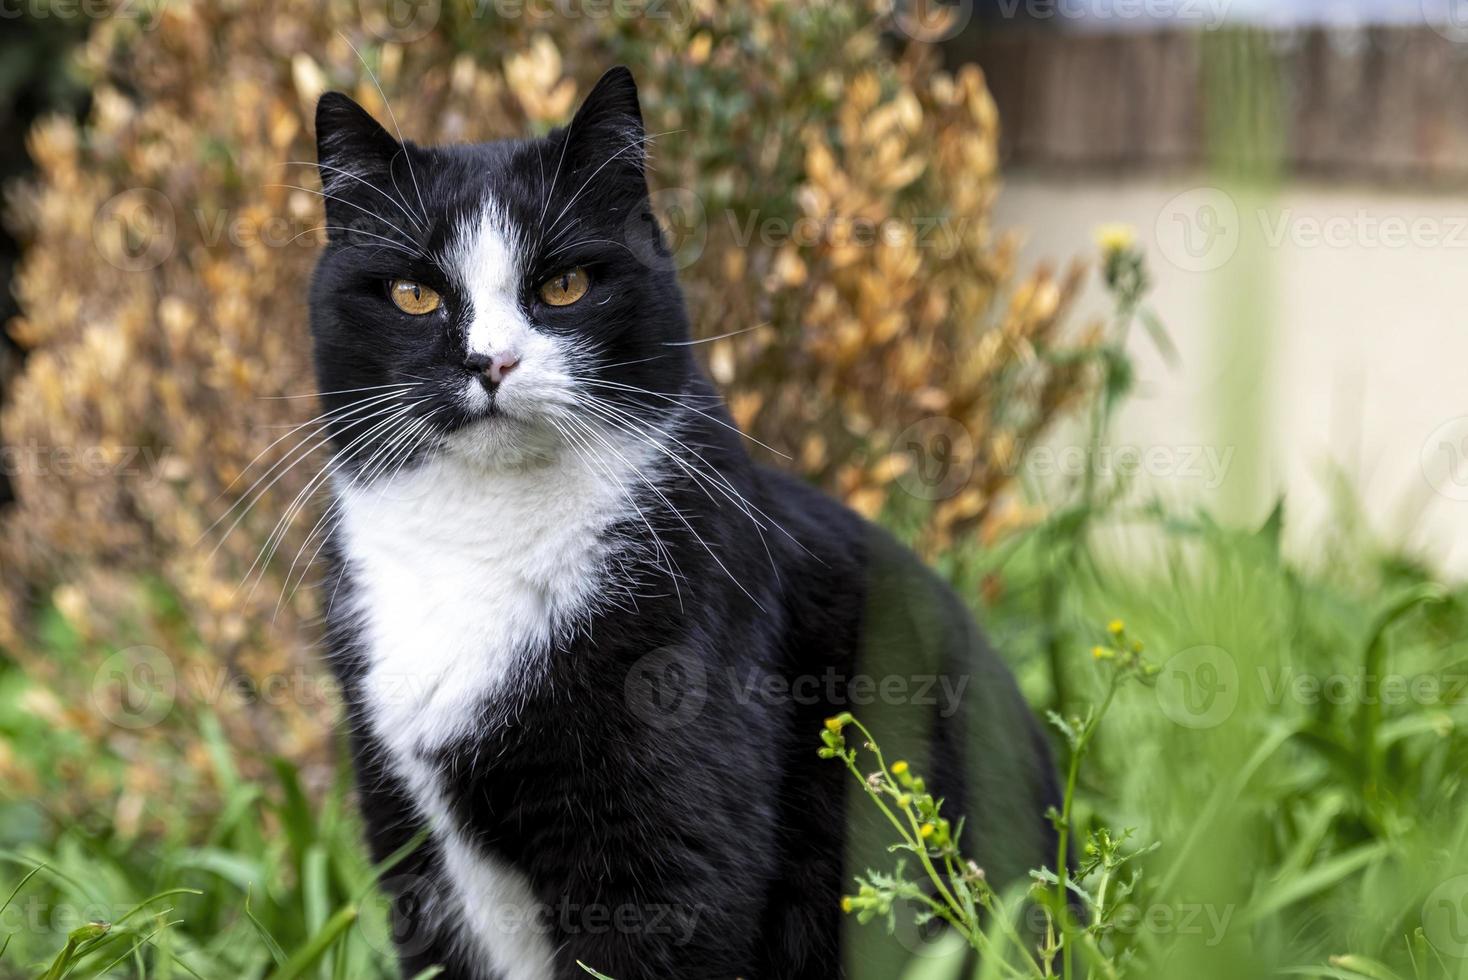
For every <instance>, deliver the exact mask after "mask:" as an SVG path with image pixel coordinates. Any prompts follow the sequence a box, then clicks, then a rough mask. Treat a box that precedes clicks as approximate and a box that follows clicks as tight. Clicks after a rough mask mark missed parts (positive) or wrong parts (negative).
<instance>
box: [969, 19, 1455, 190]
mask: <svg viewBox="0 0 1468 980" xmlns="http://www.w3.org/2000/svg"><path fill="white" fill-rule="evenodd" d="M951 45H952V46H951V49H950V55H951V56H954V57H957V58H960V59H965V60H974V61H977V62H978V63H979V64H980V65H982V66H983V68H984V69H985V72H986V74H987V75H988V80H989V85H990V87H991V89H992V90H993V92H994V98H995V100H996V102H997V103H998V106H999V111H1000V118H1001V119H1002V120H1003V125H1004V140H1003V146H1004V152H1005V154H1006V159H1007V161H1008V162H1009V163H1010V164H1011V165H1017V166H1021V167H1038V168H1064V169H1082V170H1115V171H1130V170H1137V169H1175V168H1180V167H1193V166H1198V165H1201V164H1204V163H1206V162H1208V161H1209V160H1210V159H1213V158H1216V156H1217V155H1218V154H1219V153H1220V152H1228V151H1229V150H1230V149H1231V148H1230V147H1228V146H1226V145H1221V144H1224V143H1226V142H1227V141H1226V140H1225V139H1220V138H1219V137H1217V136H1214V137H1212V138H1210V135H1209V134H1210V133H1211V132H1212V133H1217V132H1221V131H1226V132H1231V133H1236V132H1238V130H1237V129H1236V128H1222V127H1219V126H1217V125H1213V123H1216V122H1218V121H1219V117H1221V116H1222V115H1224V114H1229V113H1238V112H1240V111H1244V112H1250V111H1252V112H1256V113H1257V114H1258V115H1259V116H1260V118H1259V119H1257V120H1254V123H1255V124H1256V125H1258V126H1259V127H1260V135H1261V138H1262V141H1263V142H1264V143H1266V144H1267V145H1269V146H1272V147H1274V149H1271V150H1269V152H1271V153H1273V154H1274V155H1276V156H1277V157H1278V159H1279V161H1280V162H1281V163H1282V164H1283V166H1284V167H1285V169H1286V170H1287V171H1288V172H1292V173H1303V174H1310V175H1320V176H1327V177H1331V178H1341V179H1366V180H1375V181H1414V182H1428V183H1455V184H1456V183H1468V44H1464V43H1457V42H1454V41H1452V40H1449V39H1448V38H1447V37H1445V36H1443V35H1441V34H1438V33H1437V32H1435V31H1433V30H1431V29H1429V28H1426V27H1385V26H1384V27H1370V28H1358V29H1352V30H1328V29H1314V30H1298V31H1291V32H1289V33H1284V34H1271V35H1263V34H1256V35H1253V36H1250V37H1244V36H1241V35H1239V34H1238V33H1237V32H1231V33H1229V34H1223V33H1206V32H1183V31H1166V30H1164V31H1156V32H1146V33H1124V34H1095V33H1076V32H1063V31H1051V30H1025V29H1009V30H985V31H975V32H972V33H966V34H965V35H962V36H960V37H959V38H956V39H955V40H954V41H953V42H951ZM1240 51H1247V52H1250V54H1249V56H1248V57H1247V58H1241V57H1240ZM1245 63H1247V64H1249V65H1251V66H1252V67H1250V68H1249V69H1248V70H1247V71H1245V70H1244V69H1243V67H1242V65H1244V64H1245ZM1246 75H1247V77H1245V76H1246ZM1261 95H1262V96H1263V97H1261ZM1241 103H1244V104H1241ZM1210 116H1211V117H1212V118H1210ZM1269 130H1272V133H1271V132H1268V131H1269Z"/></svg>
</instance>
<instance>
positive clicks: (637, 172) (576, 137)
mask: <svg viewBox="0 0 1468 980" xmlns="http://www.w3.org/2000/svg"><path fill="white" fill-rule="evenodd" d="M565 138H566V139H567V140H568V141H569V142H568V145H567V147H566V150H567V156H568V157H569V158H570V162H571V165H572V167H573V168H574V170H575V171H580V172H583V173H584V174H585V177H584V178H583V179H590V178H591V175H592V174H593V173H597V175H598V176H601V175H602V174H608V173H610V174H612V175H614V176H615V175H621V176H623V177H627V178H632V179H634V180H635V181H636V182H637V184H638V185H639V186H640V188H641V189H642V190H644V191H645V190H646V188H647V182H646V177H645V175H644V169H643V168H644V159H645V156H646V154H645V151H644V149H643V146H644V144H645V143H646V142H647V140H646V134H645V133H644V132H643V127H642V106H641V104H640V103H639V102H638V100H637V83H636V82H635V81H633V80H632V72H631V71H629V70H628V69H627V67H626V66H624V65H618V66H616V67H615V68H611V69H608V70H607V72H606V74H604V75H602V77H601V79H600V80H599V81H598V82H597V83H596V84H595V85H594V86H592V89H591V91H590V92H588V93H587V94H586V98H585V99H584V100H583V101H582V103H581V108H579V109H577V110H576V115H575V116H574V117H573V118H572V119H571V122H570V123H569V124H568V125H567V126H566V129H565ZM587 168H590V169H587Z"/></svg>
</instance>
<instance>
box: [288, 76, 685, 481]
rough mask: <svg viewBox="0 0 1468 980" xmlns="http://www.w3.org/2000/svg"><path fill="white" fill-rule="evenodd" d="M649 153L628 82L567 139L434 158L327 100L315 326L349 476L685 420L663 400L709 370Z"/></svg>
mask: <svg viewBox="0 0 1468 980" xmlns="http://www.w3.org/2000/svg"><path fill="white" fill-rule="evenodd" d="M390 121H391V122H392V123H393V127H394V129H395V130H396V128H397V123H398V122H399V120H396V119H391V120H390ZM414 122H415V121H414V120H409V119H403V120H401V123H402V124H403V125H404V126H405V127H407V128H409V129H411V128H412V127H413V123H414ZM646 139H647V138H646V135H645V133H644V130H643V124H642V113H641V109H640V107H639V104H638V98H637V89H636V85H635V83H634V82H633V80H632V75H631V73H630V72H628V71H627V69H625V68H614V69H612V70H611V71H609V72H607V73H606V74H605V75H604V76H602V78H601V80H600V81H599V82H598V83H597V84H596V86H595V88H594V89H593V90H592V91H591V92H590V94H588V95H587V96H586V99H585V101H584V102H583V103H582V105H581V107H580V109H578V110H577V112H576V115H575V116H574V118H573V119H572V120H571V122H570V123H568V124H567V125H566V126H564V127H561V128H558V129H555V130H552V131H551V132H550V133H548V134H547V135H546V136H544V137H540V138H533V139H523V140H501V141H497V142H490V143H479V144H463V145H450V146H417V145H415V144H413V143H411V142H406V141H402V140H401V139H399V138H398V137H396V136H394V135H393V134H391V133H389V132H388V131H387V130H386V129H384V128H383V127H382V126H381V125H379V124H378V123H377V122H376V121H375V120H374V119H373V118H372V117H371V116H370V115H369V114H368V113H367V112H366V111H365V110H364V109H362V108H361V107H360V106H358V105H357V104H356V103H355V102H353V101H352V100H351V99H349V98H347V97H346V96H344V95H341V94H339V93H335V92H331V93H327V94H326V95H324V96H322V98H321V101H320V103H319V104H318V106H317V109H316V140H317V151H318V162H319V166H320V175H321V184H322V188H323V196H324V199H325V210H326V225H327V229H328V244H327V246H326V248H325V250H324V252H323V254H322V256H321V259H320V263H319V265H318V267H317V272H316V277H315V279H314V281H313V284H312V292H311V328H312V334H313V338H314V346H315V362H316V372H317V380H318V382H319V385H320V391H321V392H322V399H323V402H324V408H325V409H326V411H327V412H328V413H330V414H329V415H328V421H329V423H330V426H331V428H330V432H331V434H332V436H333V438H334V441H335V444H336V448H337V451H338V453H340V454H343V455H344V456H345V457H346V458H347V460H348V463H349V464H352V465H357V466H361V465H367V466H370V465H372V463H371V460H372V459H373V456H374V454H379V451H386V448H387V444H388V442H389V441H391V440H397V441H399V442H401V443H404V444H405V443H406V440H407V439H409V438H416V439H418V443H417V444H418V445H419V446H431V447H434V448H435V449H440V450H443V451H458V452H462V453H466V454H483V455H485V456H486V457H493V456H494V455H495V454H496V453H500V452H501V451H508V450H510V449H513V448H517V447H525V446H537V445H548V444H551V443H554V441H555V439H556V437H557V436H558V435H560V434H561V433H563V432H564V430H565V428H566V427H567V426H568V425H571V424H572V423H568V422H566V421H565V419H566V417H567V416H572V417H577V416H579V417H580V419H581V421H582V422H583V423H585V422H587V421H588V420H589V419H594V417H595V416H594V415H590V414H588V409H587V406H588V405H594V404H597V403H601V405H602V406H603V407H602V409H601V410H602V412H603V414H608V413H610V412H611V410H610V409H607V408H605V405H607V404H611V405H613V406H616V410H617V411H622V412H628V413H634V414H637V415H642V416H646V415H648V414H653V415H655V414H657V413H659V412H665V411H666V410H667V407H669V406H670V405H671V404H672V403H670V402H668V401H667V400H666V399H663V400H662V401H661V402H660V401H659V399H658V398H657V397H655V396H654V395H651V394H648V392H658V393H666V392H669V391H675V390H679V389H681V387H682V386H683V384H684V383H685V382H686V380H687V377H688V374H689V372H690V371H692V367H691V360H690V358H689V357H688V355H687V347H686V345H685V344H684V343H683V342H684V341H685V339H686V336H687V332H688V328H687V318H686V314H685V312H684V307H683V301H682V296H681V294H680V292H679V290H678V286H677V281H676V278H675V275H674V270H673V266H672V263H671V262H670V261H669V260H668V253H667V250H666V248H665V247H664V245H663V241H662V236H661V232H660V230H659V228H658V225H657V223H656V220H655V218H654V216H653V214H652V210H651V207H650V204H649V200H648V192H647V181H646V176H645V174H644V158H645V154H644V146H645V144H646ZM660 405H661V406H662V407H659V406H660ZM410 425H411V426H412V428H409V426H410Z"/></svg>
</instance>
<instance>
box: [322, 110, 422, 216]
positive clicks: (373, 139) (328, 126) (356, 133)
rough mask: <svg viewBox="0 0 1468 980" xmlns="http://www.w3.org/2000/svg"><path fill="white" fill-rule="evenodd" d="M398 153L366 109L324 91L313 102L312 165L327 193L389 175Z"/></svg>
mask: <svg viewBox="0 0 1468 980" xmlns="http://www.w3.org/2000/svg"><path fill="white" fill-rule="evenodd" d="M402 150H403V145H402V144H401V143H399V142H398V141H397V140H395V139H393V138H392V136H391V135H390V134H389V133H388V131H387V130H385V129H383V128H382V126H380V125H379V124H378V122H377V120H376V119H373V118H372V116H371V114H369V113H368V112H367V110H366V109H363V108H362V107H361V106H359V105H358V104H357V103H355V102H353V101H352V100H351V99H349V98H348V97H347V96H345V95H343V94H342V93H340V92H327V93H326V94H325V95H323V96H321V99H320V101H318V102H317V103H316V163H317V165H318V166H319V167H320V170H321V186H322V187H323V188H324V189H326V191H327V192H328V193H335V190H334V188H344V187H345V186H346V185H347V184H358V181H359V180H360V181H366V182H367V183H369V184H376V183H377V182H378V181H379V179H380V178H382V177H384V176H386V175H388V174H390V172H391V170H392V164H393V158H394V157H396V156H397V155H398V154H399V153H401V152H402ZM354 178H355V179H354ZM358 186H360V184H358ZM328 203H329V202H328Z"/></svg>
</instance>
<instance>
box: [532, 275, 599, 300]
mask: <svg viewBox="0 0 1468 980" xmlns="http://www.w3.org/2000/svg"><path fill="white" fill-rule="evenodd" d="M590 288H591V280H590V279H588V278H587V277H586V270H585V269H580V268H577V269H567V270H566V271H565V272H558V273H556V274H555V275H553V276H551V277H550V278H549V279H547V280H546V281H545V282H543V283H541V284H540V298H541V299H542V300H544V301H545V302H546V304H547V305H550V306H570V305H571V304H572V303H574V302H576V301H577V300H578V299H580V298H581V297H583V296H585V295H586V291H587V290H588V289H590Z"/></svg>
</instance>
